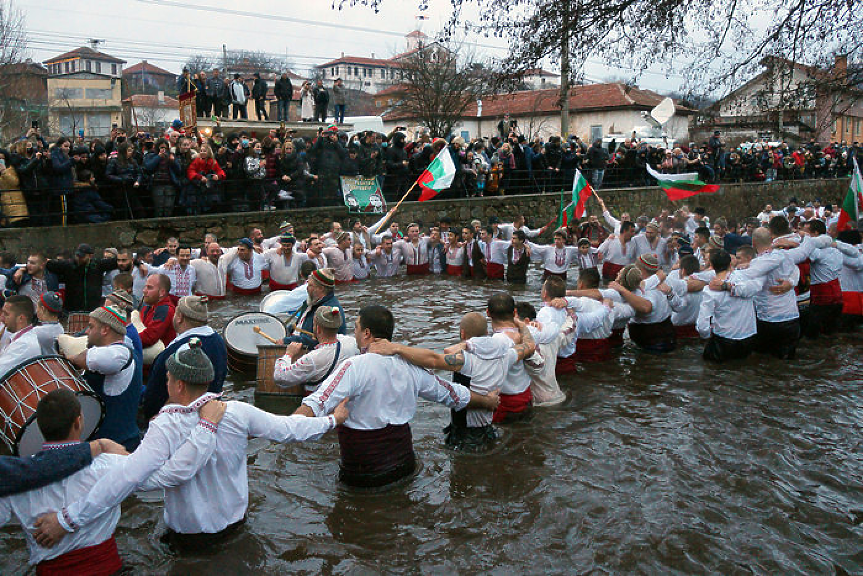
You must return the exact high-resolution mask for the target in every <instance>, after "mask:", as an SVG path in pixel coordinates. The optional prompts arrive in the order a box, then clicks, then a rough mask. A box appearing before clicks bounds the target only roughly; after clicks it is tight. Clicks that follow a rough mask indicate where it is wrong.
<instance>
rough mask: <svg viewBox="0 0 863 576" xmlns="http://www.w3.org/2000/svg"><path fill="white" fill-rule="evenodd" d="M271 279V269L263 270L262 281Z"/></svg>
mask: <svg viewBox="0 0 863 576" xmlns="http://www.w3.org/2000/svg"><path fill="white" fill-rule="evenodd" d="M269 279H270V271H269V270H261V281H266V280H269Z"/></svg>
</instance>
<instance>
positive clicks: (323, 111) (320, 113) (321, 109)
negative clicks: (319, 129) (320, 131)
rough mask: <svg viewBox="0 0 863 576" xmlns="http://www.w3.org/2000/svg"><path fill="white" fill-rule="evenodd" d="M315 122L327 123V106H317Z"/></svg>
mask: <svg viewBox="0 0 863 576" xmlns="http://www.w3.org/2000/svg"><path fill="white" fill-rule="evenodd" d="M315 121H316V122H326V121H327V106H326V104H324V105H318V104H315Z"/></svg>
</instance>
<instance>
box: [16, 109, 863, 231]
mask: <svg viewBox="0 0 863 576" xmlns="http://www.w3.org/2000/svg"><path fill="white" fill-rule="evenodd" d="M322 116H323V117H324V118H326V108H324V112H323V114H322ZM511 128H512V129H511V130H510V131H509V132H508V133H507V134H506V137H502V136H501V134H503V133H505V132H506V130H501V131H500V134H498V135H496V136H494V137H492V138H490V139H488V138H474V139H472V140H471V141H470V142H466V141H465V140H464V139H463V138H462V137H460V136H455V137H452V138H450V139H449V141H448V142H446V143H445V146H446V152H447V153H449V154H450V155H451V156H452V158H453V161H454V164H455V166H456V169H457V173H456V177H455V180H454V181H453V184H452V186H451V187H450V189H449V190H447V191H444V192H443V193H442V194H441V196H440V197H441V198H461V197H474V196H483V195H503V194H533V193H555V194H556V193H558V192H559V191H560V190H564V189H569V188H570V187H571V182H572V179H573V175H574V173H575V171H576V170H582V171H583V172H585V174H586V175H587V176H588V178H589V179H590V180H591V182H592V184H593V187H594V188H596V189H600V188H602V187H626V186H650V185H653V184H654V183H655V182H654V181H653V179H652V178H651V177H650V176H649V175H648V174H647V172H646V170H645V166H646V165H647V164H650V165H651V166H652V167H654V168H655V169H656V170H658V171H660V172H665V173H680V172H697V173H698V174H699V177H700V179H702V180H703V181H705V182H742V181H762V182H763V181H767V182H769V181H773V180H790V179H801V178H842V177H847V176H848V175H849V173H850V171H851V166H852V165H853V158H854V157H862V156H863V147H861V145H860V144H859V143H857V142H854V143H853V144H851V145H848V144H847V143H838V142H833V143H829V144H827V145H825V146H821V145H819V144H817V143H815V142H814V141H813V142H810V143H809V144H807V145H805V146H801V147H799V148H797V149H794V148H793V147H791V146H789V145H788V144H786V143H781V144H777V145H770V144H768V143H756V144H752V145H748V146H746V147H745V149H744V147H736V148H731V147H726V146H725V144H724V143H723V141H722V140H721V138H720V136H719V134H715V135H714V136H713V137H711V138H710V139H709V140H708V141H707V142H705V143H703V145H701V146H699V145H697V144H696V143H694V142H693V143H690V144H689V145H688V146H682V145H681V146H677V147H674V148H673V149H671V150H666V149H664V148H662V147H657V146H651V145H648V144H647V143H645V142H639V141H637V140H635V139H625V140H623V141H621V142H619V143H618V142H615V141H612V142H610V143H607V144H605V143H603V142H602V141H599V140H597V141H595V142H593V143H592V144H591V145H590V146H588V145H587V144H586V143H584V142H582V141H581V140H580V139H579V138H578V137H577V136H571V137H570V138H569V139H568V140H563V139H562V138H561V137H559V136H552V137H550V138H549V139H548V141H547V142H546V141H543V140H542V139H541V138H536V139H534V140H532V141H528V140H527V139H526V138H525V137H524V136H523V135H521V134H520V133H519V132H518V128H517V126H512V127H511ZM440 149H441V145H437V146H434V145H433V138H432V137H431V135H430V134H428V133H427V132H420V133H419V134H418V135H417V136H416V137H415V138H413V139H409V138H408V136H407V132H406V131H405V130H404V129H398V128H397V129H396V130H395V131H393V132H391V133H390V134H381V133H376V132H371V131H369V132H360V133H357V134H353V135H350V136H349V135H348V133H347V132H345V131H344V130H342V129H341V128H340V125H337V124H332V125H330V126H328V127H327V128H326V129H325V128H323V127H321V128H320V129H319V130H318V132H317V135H315V136H314V137H311V138H299V137H295V133H294V132H293V131H291V130H287V129H284V128H277V129H271V130H269V131H267V132H266V133H263V132H260V131H253V130H248V131H245V130H241V131H238V132H231V133H224V132H222V131H220V130H219V129H216V131H214V132H213V133H212V134H211V135H209V136H208V137H203V136H200V135H193V134H187V133H186V131H185V130H184V127H183V125H182V123H181V122H180V121H179V120H176V121H175V122H174V123H173V124H172V125H171V127H169V128H168V129H167V130H166V131H165V132H164V133H163V134H152V133H145V132H137V133H132V134H130V133H127V131H126V130H124V129H123V128H119V127H118V128H114V129H113V130H112V131H111V134H110V136H109V137H108V138H106V139H104V140H102V139H92V140H85V139H84V138H83V137H78V138H75V139H69V138H66V137H60V138H58V139H57V140H55V141H53V142H49V141H47V140H46V139H45V138H44V137H43V136H42V134H41V133H40V132H39V130H38V128H33V129H30V130H29V131H28V132H27V133H26V134H24V135H23V136H22V137H21V138H19V139H18V140H16V141H15V142H12V143H10V144H9V145H7V146H6V147H5V148H0V201H2V221H0V224H2V225H3V226H6V227H10V226H49V225H66V224H73V223H98V222H106V221H109V220H121V219H141V218H152V217H168V216H186V215H198V214H205V213H221V212H238V211H239V212H243V211H258V210H273V209H289V208H301V207H316V206H329V205H342V204H343V199H342V196H341V192H340V180H339V177H340V176H356V175H361V176H364V177H378V178H380V180H381V181H382V187H383V191H384V195H385V196H386V198H387V199H388V200H389V201H395V200H397V199H399V198H400V197H401V196H402V194H403V193H404V192H406V191H407V190H408V189H409V188H410V186H411V184H412V183H413V182H414V181H415V180H416V178H417V177H418V176H419V174H420V173H421V172H422V171H423V170H424V169H425V168H426V167H427V166H428V165H429V163H430V162H431V161H432V160H433V159H434V157H435V156H436V155H437V154H438V153H439V152H440ZM415 194H418V193H415ZM408 199H409V200H410V199H415V197H413V198H411V197H409V198H408Z"/></svg>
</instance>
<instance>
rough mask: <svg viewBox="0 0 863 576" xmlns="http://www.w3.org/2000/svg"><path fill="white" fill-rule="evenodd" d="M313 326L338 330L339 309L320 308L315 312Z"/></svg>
mask: <svg viewBox="0 0 863 576" xmlns="http://www.w3.org/2000/svg"><path fill="white" fill-rule="evenodd" d="M315 324H318V325H320V326H323V327H324V328H329V329H330V330H338V329H339V328H340V327H341V325H342V316H341V314H340V313H339V309H338V308H336V307H335V306H320V307H319V308H318V309H317V310H315Z"/></svg>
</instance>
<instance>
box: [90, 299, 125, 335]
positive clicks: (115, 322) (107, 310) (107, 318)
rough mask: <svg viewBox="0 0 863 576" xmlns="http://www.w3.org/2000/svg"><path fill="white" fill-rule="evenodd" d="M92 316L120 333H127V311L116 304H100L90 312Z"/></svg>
mask: <svg viewBox="0 0 863 576" xmlns="http://www.w3.org/2000/svg"><path fill="white" fill-rule="evenodd" d="M90 318H93V319H94V320H98V321H99V322H101V323H102V324H105V325H106V326H108V327H109V328H110V329H111V330H113V331H114V332H117V333H118V334H124V335H125V334H126V322H127V320H126V313H125V312H123V311H122V310H120V309H119V308H117V307H116V306H100V307H98V308H96V309H95V310H93V311H92V312H90Z"/></svg>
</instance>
